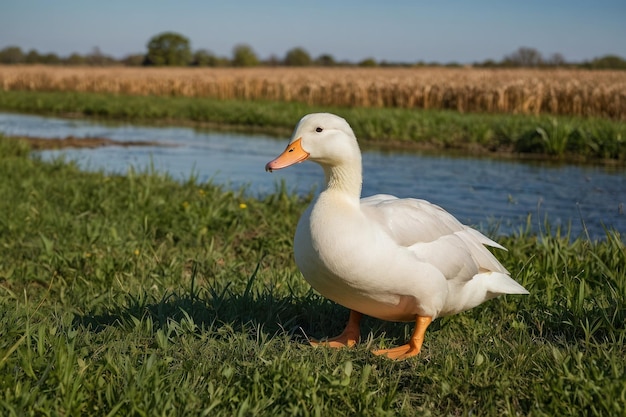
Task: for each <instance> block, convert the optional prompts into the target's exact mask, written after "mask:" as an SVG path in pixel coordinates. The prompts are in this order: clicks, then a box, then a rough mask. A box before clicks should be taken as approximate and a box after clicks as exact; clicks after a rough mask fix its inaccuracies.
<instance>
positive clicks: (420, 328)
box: [373, 316, 433, 360]
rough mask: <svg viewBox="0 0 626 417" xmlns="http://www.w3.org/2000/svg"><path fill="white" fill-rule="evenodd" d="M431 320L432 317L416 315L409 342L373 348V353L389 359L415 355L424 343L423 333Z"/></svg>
mask: <svg viewBox="0 0 626 417" xmlns="http://www.w3.org/2000/svg"><path fill="white" fill-rule="evenodd" d="M432 321H433V318H432V317H421V316H417V319H416V320H415V330H413V334H412V335H411V338H410V339H409V343H407V344H406V345H402V346H398V347H395V348H391V349H380V350H375V351H374V352H373V353H374V354H375V355H384V356H387V357H388V358H389V359H394V360H400V359H406V358H410V357H413V356H416V355H417V354H418V353H420V350H421V349H422V343H424V333H426V329H427V328H428V326H429V325H430V323H431V322H432Z"/></svg>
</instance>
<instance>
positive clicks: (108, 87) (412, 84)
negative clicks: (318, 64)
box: [0, 66, 626, 120]
mask: <svg viewBox="0 0 626 417" xmlns="http://www.w3.org/2000/svg"><path fill="white" fill-rule="evenodd" d="M0 86H2V89H3V90H32V91H35V90H36V91H78V92H98V93H113V94H130V95H172V96H189V97H212V98H217V99H251V100H254V99H264V100H278V101H299V102H303V103H307V104H313V105H322V106H355V107H401V108H420V109H451V110H457V111H460V112H498V113H522V114H540V113H547V114H562V115H576V116H595V117H604V118H610V119H616V120H626V72H625V71H587V70H565V69H550V70H548V69H537V70H534V69H476V68H376V69H372V68H332V69H330V68H253V69H235V68H211V69H205V68H126V67H112V68H85V67H46V66H0Z"/></svg>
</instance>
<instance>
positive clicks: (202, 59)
mask: <svg viewBox="0 0 626 417" xmlns="http://www.w3.org/2000/svg"><path fill="white" fill-rule="evenodd" d="M193 65H195V66H196V67H216V66H217V57H216V56H215V55H214V54H213V53H212V52H211V51H207V50H206V49H198V50H197V51H196V52H194V54H193Z"/></svg>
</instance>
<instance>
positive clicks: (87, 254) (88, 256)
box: [83, 252, 91, 258]
mask: <svg viewBox="0 0 626 417" xmlns="http://www.w3.org/2000/svg"><path fill="white" fill-rule="evenodd" d="M83 256H84V257H85V258H91V253H90V252H85V253H84V254H83Z"/></svg>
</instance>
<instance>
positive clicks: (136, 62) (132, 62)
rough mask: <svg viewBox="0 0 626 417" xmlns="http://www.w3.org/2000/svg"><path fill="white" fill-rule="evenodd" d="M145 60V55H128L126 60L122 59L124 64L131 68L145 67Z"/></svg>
mask: <svg viewBox="0 0 626 417" xmlns="http://www.w3.org/2000/svg"><path fill="white" fill-rule="evenodd" d="M144 58H145V57H144V55H143V54H131V55H126V56H125V57H124V58H122V64H124V65H126V66H129V67H139V66H141V65H143V62H144Z"/></svg>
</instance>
